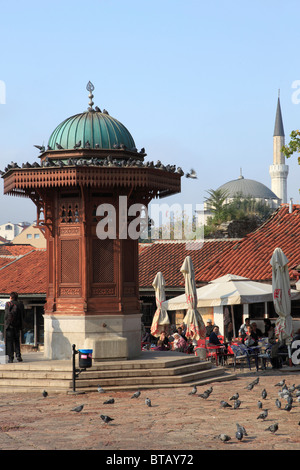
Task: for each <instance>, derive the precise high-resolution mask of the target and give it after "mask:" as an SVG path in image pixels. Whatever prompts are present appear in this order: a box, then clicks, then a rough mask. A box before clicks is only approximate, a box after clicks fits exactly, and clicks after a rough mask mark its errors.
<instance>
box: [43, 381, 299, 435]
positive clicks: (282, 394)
mask: <svg viewBox="0 0 300 470" xmlns="http://www.w3.org/2000/svg"><path fill="white" fill-rule="evenodd" d="M258 383H259V377H257V378H256V379H255V380H254V381H253V382H251V383H249V384H248V385H247V386H246V387H245V389H247V390H252V389H253V388H254V387H255V385H257V384H258ZM275 387H280V390H279V392H278V397H279V398H276V400H275V406H276V407H277V408H278V409H283V410H285V411H288V412H289V411H291V409H292V406H293V402H294V400H297V402H300V385H295V384H293V385H292V386H290V387H288V386H287V385H286V383H285V379H282V380H281V381H280V382H278V383H277V384H275ZM97 391H98V393H105V390H104V389H103V388H102V387H101V386H100V385H98V388H97ZM212 392H213V387H210V388H208V389H207V390H205V391H204V392H203V393H200V394H198V397H200V398H202V399H204V400H207V399H208V398H209V396H210V395H211V393H212ZM196 394H197V386H196V385H194V387H193V389H192V391H191V392H189V394H188V395H196ZM140 395H141V391H140V390H137V391H136V392H135V393H134V394H133V395H132V396H131V398H132V399H136V398H139V397H140ZM47 396H48V393H47V392H46V390H44V391H43V397H44V398H46V397H47ZM267 396H268V393H267V391H266V389H265V388H264V389H263V390H262V392H261V399H259V400H258V402H257V406H258V409H261V410H262V411H261V412H260V414H259V415H258V416H257V419H259V420H262V421H265V419H266V418H267V417H268V412H269V409H268V408H265V409H263V402H262V401H261V400H265V399H266V398H267ZM239 398H240V395H239V393H238V392H237V393H235V394H234V395H232V396H231V397H230V398H229V401H233V405H231V404H230V403H228V401H225V400H221V401H220V407H221V408H233V409H235V410H236V409H238V408H239V407H240V405H241V403H242V402H241V400H239ZM280 399H281V400H286V402H287V403H286V405H285V406H282V404H281V400H280ZM113 403H115V400H114V398H110V399H108V400H105V401H104V402H103V404H104V405H111V404H113ZM145 405H146V406H148V407H151V406H152V404H151V400H150V398H148V397H147V398H146V399H145ZM83 407H84V404H82V405H79V406H76V407H75V408H72V409H71V411H75V412H77V413H80V411H82V410H83ZM100 418H101V420H102V421H103V422H104V423H105V424H109V423H110V422H111V421H114V418H111V417H110V416H108V415H104V414H100ZM298 425H300V421H299V423H298ZM236 427H237V430H236V433H235V437H236V439H237V440H238V441H242V439H243V438H244V436H248V434H247V431H246V429H245V427H244V426H242V425H240V424H239V423H236ZM278 428H279V425H278V423H277V422H275V423H272V424H271V425H270V426H269V427H267V428H266V429H265V431H270V432H271V433H272V434H275V433H276V432H277V431H278ZM214 439H219V440H220V441H222V442H228V441H230V440H231V437H230V436H229V435H228V434H225V433H222V434H219V435H218V436H215V437H214Z"/></svg>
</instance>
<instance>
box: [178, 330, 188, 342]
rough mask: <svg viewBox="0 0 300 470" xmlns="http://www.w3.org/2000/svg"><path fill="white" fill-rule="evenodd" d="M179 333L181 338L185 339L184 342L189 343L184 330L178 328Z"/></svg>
mask: <svg viewBox="0 0 300 470" xmlns="http://www.w3.org/2000/svg"><path fill="white" fill-rule="evenodd" d="M177 333H178V334H180V336H182V337H183V339H184V341H187V339H186V336H185V334H184V333H183V329H182V327H181V326H179V327H178V328H177Z"/></svg>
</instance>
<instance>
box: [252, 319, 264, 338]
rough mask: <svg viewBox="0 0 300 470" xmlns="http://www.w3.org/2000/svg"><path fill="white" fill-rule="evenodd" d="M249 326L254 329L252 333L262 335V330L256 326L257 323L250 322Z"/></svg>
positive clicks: (260, 336)
mask: <svg viewBox="0 0 300 470" xmlns="http://www.w3.org/2000/svg"><path fill="white" fill-rule="evenodd" d="M251 326H252V331H254V333H256V334H257V336H258V337H259V338H262V337H263V334H262V331H261V330H260V329H259V328H257V324H256V323H255V322H253V323H251Z"/></svg>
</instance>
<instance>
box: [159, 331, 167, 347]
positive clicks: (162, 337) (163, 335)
mask: <svg viewBox="0 0 300 470" xmlns="http://www.w3.org/2000/svg"><path fill="white" fill-rule="evenodd" d="M159 339H160V341H161V342H162V343H163V345H164V347H165V349H169V341H168V337H167V335H166V332H165V331H162V332H161V334H160V337H159ZM157 345H158V343H157Z"/></svg>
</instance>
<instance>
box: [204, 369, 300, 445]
mask: <svg viewBox="0 0 300 470" xmlns="http://www.w3.org/2000/svg"><path fill="white" fill-rule="evenodd" d="M258 382H259V377H257V378H256V379H255V380H254V381H253V382H251V383H250V384H248V385H247V386H246V387H245V388H246V389H247V390H252V389H253V388H254V386H255V385H257V384H258ZM275 387H281V389H280V390H279V392H278V396H279V398H280V399H281V400H286V405H285V406H283V405H282V404H281V401H280V399H279V398H276V400H275V406H276V407H277V408H278V409H282V410H284V411H288V412H289V411H291V409H292V406H293V401H294V400H297V402H300V385H297V386H296V385H295V384H293V385H292V386H290V387H288V386H287V385H286V383H285V379H283V380H281V381H280V382H278V383H277V384H275ZM199 396H201V395H199ZM267 396H268V393H267V390H266V389H265V388H264V389H263V390H262V392H261V399H259V400H258V401H257V406H258V409H260V410H261V412H260V413H259V415H258V416H257V419H259V420H262V421H265V419H266V418H267V417H268V413H269V408H263V401H261V400H265V399H266V398H267ZM230 400H234V406H233V408H234V409H237V408H239V407H240V405H241V401H240V400H239V394H238V393H236V394H235V395H233V396H232V397H231V398H230ZM220 405H221V408H232V405H230V404H229V403H228V402H226V401H224V400H221V402H220ZM298 425H300V421H299V423H298ZM236 426H237V431H236V433H235V437H236V439H238V440H239V441H241V440H242V439H243V437H244V436H248V434H247V432H246V430H245V428H244V427H243V426H240V425H239V424H238V423H236ZM278 429H279V425H278V422H275V423H272V424H271V425H270V426H269V427H267V428H266V429H265V431H270V432H271V433H273V434H275V433H276V431H278ZM215 439H219V440H221V441H222V442H227V441H230V440H231V437H230V436H229V435H228V434H219V435H218V436H216V437H215Z"/></svg>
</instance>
